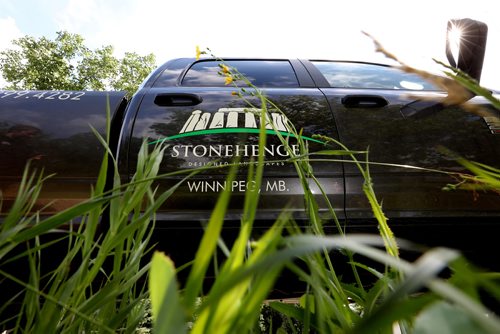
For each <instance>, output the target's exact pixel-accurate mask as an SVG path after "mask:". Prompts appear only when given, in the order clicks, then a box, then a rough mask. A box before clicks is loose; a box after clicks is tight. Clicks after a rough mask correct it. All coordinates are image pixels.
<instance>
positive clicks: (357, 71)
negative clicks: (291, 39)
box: [312, 61, 438, 90]
mask: <svg viewBox="0 0 500 334" xmlns="http://www.w3.org/2000/svg"><path fill="white" fill-rule="evenodd" d="M312 63H313V64H314V65H315V66H316V67H317V68H318V70H319V71H320V72H321V73H322V74H323V75H324V76H325V78H326V80H327V81H328V83H329V84H330V86H331V87H335V88H373V89H407V90H438V88H437V87H436V86H434V85H433V84H431V83H430V82H428V81H426V80H424V79H422V78H421V77H419V76H418V75H416V74H411V73H405V72H403V71H401V70H399V69H397V68H393V67H389V66H384V65H377V64H369V63H351V62H329V61H313V62H312Z"/></svg>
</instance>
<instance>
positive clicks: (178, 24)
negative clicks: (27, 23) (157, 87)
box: [0, 0, 500, 89]
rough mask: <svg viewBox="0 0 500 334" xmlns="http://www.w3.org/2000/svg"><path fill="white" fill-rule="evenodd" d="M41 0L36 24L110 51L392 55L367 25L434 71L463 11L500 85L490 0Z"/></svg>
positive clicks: (490, 80)
mask: <svg viewBox="0 0 500 334" xmlns="http://www.w3.org/2000/svg"><path fill="white" fill-rule="evenodd" d="M7 1H8V0H7ZM30 2H32V3H37V2H36V1H35V0H26V1H24V2H23V4H24V3H25V4H24V5H26V6H28V5H29V3H30ZM16 3H17V2H16ZM46 4H47V5H46V6H50V8H49V7H47V8H48V9H50V10H47V11H46V12H43V13H40V15H51V17H49V16H47V17H46V18H45V20H42V19H40V20H39V21H37V22H38V23H37V24H48V22H49V21H50V22H52V24H54V26H55V27H57V30H68V31H69V32H72V33H78V34H80V35H82V36H83V37H84V39H85V41H86V44H87V45H88V46H89V47H91V48H99V47H101V46H103V45H112V46H114V47H115V55H116V56H118V57H121V56H122V55H123V53H124V52H126V51H131V52H137V53H138V54H141V55H145V54H148V53H153V54H155V55H156V59H157V62H158V64H161V63H163V62H165V61H167V60H169V59H172V58H176V57H193V56H194V54H195V51H194V50H195V46H196V45H199V46H200V47H202V48H205V47H209V48H211V49H212V50H213V51H214V53H216V55H218V56H221V57H261V58H267V57H269V58H279V57H283V58H288V57H290V58H310V59H342V60H366V61H374V62H384V63H390V62H389V61H388V60H386V59H385V58H383V56H381V55H380V54H376V53H375V52H374V47H373V44H372V42H371V41H370V40H369V39H368V38H367V37H366V36H364V35H363V34H362V33H361V31H366V32H368V33H370V34H371V35H373V36H374V37H376V38H377V39H379V40H380V41H381V42H382V44H383V45H384V46H385V47H386V49H388V50H389V51H391V52H393V53H394V54H396V55H397V56H398V57H399V58H400V59H401V60H403V61H405V62H407V63H408V64H409V65H413V66H417V67H419V68H424V69H428V70H432V71H436V70H437V69H440V67H438V66H437V65H435V63H434V62H433V61H432V58H436V59H439V60H442V61H445V62H446V57H445V52H444V50H445V36H446V23H447V21H448V19H451V18H464V17H469V18H472V19H477V20H480V21H483V22H485V23H487V24H488V26H489V36H488V45H487V50H486V58H485V61H484V71H483V75H482V84H483V85H485V86H489V87H493V88H498V89H500V79H499V78H498V75H497V74H498V73H500V64H499V62H498V61H497V60H498V59H500V36H499V35H500V20H498V13H497V12H495V11H493V10H491V1H490V0H475V1H474V2H471V1H470V0H442V1H435V0H421V1H418V2H417V1H412V2H405V3H404V6H403V5H402V2H401V1H397V0H377V1H372V0H352V1H344V2H339V1H332V0H307V1H289V0H273V1H269V0H253V1H251V2H248V1H245V2H243V1H237V0H218V1H216V2H212V1H206V0H190V1H164V0H141V1H138V0H107V1H97V0H85V1H83V0H55V1H54V0H52V1H51V2H50V5H49V2H46ZM0 7H1V4H0ZM44 8H45V7H44ZM0 18H1V14H0ZM43 22H46V23H43ZM30 29H31V30H30V31H28V29H27V28H26V29H23V34H28V35H35V36H36V35H37V33H38V31H40V30H42V29H41V28H40V27H37V26H33V27H30ZM2 32H3V31H2ZM54 33H55V31H54ZM2 35H3V33H2Z"/></svg>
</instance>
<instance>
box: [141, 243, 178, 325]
mask: <svg viewBox="0 0 500 334" xmlns="http://www.w3.org/2000/svg"><path fill="white" fill-rule="evenodd" d="M149 291H150V298H151V305H152V311H153V322H154V331H155V333H162V334H168V333H172V334H181V333H186V331H187V329H186V322H185V319H184V313H183V311H182V310H183V307H182V305H181V301H180V296H179V291H178V290H177V281H176V276H175V266H174V263H173V262H172V260H170V258H168V257H167V256H165V254H163V253H160V252H155V254H154V255H153V260H152V263H151V271H150V275H149Z"/></svg>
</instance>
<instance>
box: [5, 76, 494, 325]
mask: <svg viewBox="0 0 500 334" xmlns="http://www.w3.org/2000/svg"><path fill="white" fill-rule="evenodd" d="M224 71H226V70H224ZM231 71H232V72H231ZM224 75H228V76H237V75H238V73H237V71H236V70H235V69H232V70H229V72H225V73H224ZM234 81H236V80H234ZM256 92H257V94H256V95H257V96H258V97H259V99H260V105H259V106H258V107H259V109H260V119H261V120H269V119H270V117H269V116H268V112H267V108H268V105H270V106H271V107H272V108H273V109H274V110H276V109H277V106H275V105H272V103H271V102H270V101H268V100H267V99H266V98H265V96H264V95H263V94H261V93H260V92H259V91H258V90H256ZM252 107H255V106H252ZM260 124H261V127H260V136H259V152H260V154H259V156H258V157H257V161H255V163H254V164H250V165H249V166H250V167H249V173H248V176H247V178H248V181H249V182H253V183H255V184H256V186H255V187H254V189H260V184H261V182H262V178H263V174H264V154H263V150H264V147H265V145H266V136H265V130H266V129H265V126H264V125H265V124H266V122H264V121H262V122H260ZM296 137H298V138H299V145H300V147H301V151H300V153H299V154H297V155H293V152H292V150H290V156H291V159H290V160H289V163H292V164H294V166H295V168H296V171H297V175H298V177H299V178H300V179H301V180H302V185H303V190H304V202H305V204H306V205H305V210H306V213H307V214H308V217H309V223H310V224H309V226H307V227H306V228H305V229H304V228H299V226H297V224H296V223H295V222H294V221H293V219H292V217H290V216H289V215H287V214H286V213H283V214H282V215H281V216H280V217H278V218H277V220H276V222H275V224H274V225H273V226H272V227H271V228H270V229H269V230H268V231H267V232H266V233H265V234H264V235H263V236H262V237H261V238H259V239H253V237H252V230H253V225H254V221H255V213H256V210H257V205H258V202H259V192H258V191H247V192H246V197H245V202H244V208H243V210H242V219H241V226H240V230H239V235H238V237H237V238H236V240H235V242H234V243H232V244H231V245H225V244H224V240H222V239H221V231H222V229H223V222H224V217H225V214H226V211H227V208H228V204H229V200H230V197H231V193H230V192H229V189H227V190H225V191H224V192H222V193H221V195H220V197H219V199H218V202H217V204H216V206H215V208H214V210H213V213H212V215H211V217H210V220H209V222H208V224H207V226H206V231H205V234H204V236H203V239H202V241H201V243H200V246H199V249H198V251H197V253H196V256H195V258H194V259H193V262H192V263H191V265H190V266H189V268H188V270H189V275H188V278H187V280H186V282H185V284H184V285H183V286H182V287H181V286H180V284H179V280H178V268H176V267H175V265H174V263H173V262H172V261H171V260H170V259H169V258H168V257H167V256H166V255H164V254H162V253H154V254H151V253H150V252H149V248H148V247H150V245H149V244H150V239H151V235H152V233H153V229H154V220H155V219H154V218H155V212H156V210H157V209H158V208H159V207H160V206H161V204H162V203H163V202H164V201H166V200H168V197H169V196H170V195H171V194H172V193H173V192H174V191H175V188H176V187H173V188H171V189H169V190H168V191H166V192H163V193H156V192H155V188H154V187H153V184H154V183H153V182H154V181H155V179H156V178H157V177H158V176H157V173H158V168H159V165H160V162H161V159H162V155H163V149H162V148H161V147H157V148H155V149H154V150H152V151H151V152H148V150H147V148H146V146H143V148H142V149H141V152H140V154H139V159H138V166H137V173H136V174H135V175H134V178H133V179H132V181H131V183H130V184H127V185H123V184H121V182H120V178H119V175H118V173H117V172H116V173H115V176H114V179H113V184H114V187H113V190H112V191H108V192H106V191H105V184H106V170H107V169H108V164H111V165H112V166H113V165H114V162H113V161H112V160H110V159H111V158H110V157H108V156H106V157H105V158H104V161H103V165H102V169H101V172H100V175H99V179H98V182H97V184H96V186H95V189H94V191H93V194H92V196H91V198H90V199H89V200H88V201H86V202H84V203H81V204H80V205H77V206H75V207H73V208H70V209H68V210H66V211H64V212H61V213H59V214H56V215H54V216H52V217H48V218H41V217H40V216H38V215H37V214H35V215H32V214H30V211H31V209H32V207H33V203H34V201H35V200H36V197H37V194H38V193H39V192H40V189H41V187H42V184H43V181H44V179H43V177H35V176H33V175H35V174H30V173H29V171H27V172H26V173H25V175H24V178H23V182H22V184H21V187H20V191H19V195H18V197H17V199H16V202H15V203H14V205H13V207H12V209H11V211H10V212H9V213H8V214H7V215H6V217H5V218H4V220H3V223H2V225H1V226H0V228H1V229H0V276H1V277H2V280H3V281H2V283H5V282H11V283H12V282H13V283H15V284H17V286H18V287H20V289H19V293H18V294H12V296H11V297H10V298H9V300H7V301H6V302H5V303H4V304H3V305H2V306H1V308H0V317H1V321H2V325H3V327H4V328H5V329H9V330H12V331H13V332H15V333H87V332H95V333H106V332H109V333H134V332H137V331H138V327H140V324H141V322H143V321H144V316H145V314H146V312H147V308H148V302H146V301H147V300H149V299H150V301H151V311H152V317H153V321H152V330H153V332H155V333H175V334H177V333H187V332H191V333H217V334H220V333H247V332H254V333H259V332H272V331H274V330H281V331H282V332H283V331H284V330H285V329H284V328H286V330H288V331H290V332H297V333H310V332H311V333H391V332H393V330H394V328H398V330H399V331H401V332H403V333H410V332H411V333H435V332H441V331H440V330H437V329H440V328H443V326H444V327H445V328H446V329H447V330H449V331H450V332H454V333H499V332H500V319H499V318H498V316H497V315H496V314H495V313H494V312H492V311H491V310H489V309H487V308H486V307H485V306H484V305H483V304H482V303H481V299H480V295H481V293H482V292H484V291H486V293H487V294H488V295H490V296H491V297H492V298H493V299H495V300H497V301H500V285H499V284H498V279H499V277H498V275H497V274H491V273H481V272H480V271H477V270H475V269H474V268H473V266H472V265H471V264H470V263H467V261H466V260H465V259H463V258H462V257H461V255H460V254H459V253H458V252H457V251H455V250H450V249H444V248H437V249H431V250H429V251H427V252H425V253H423V254H421V256H420V257H419V258H418V259H417V260H416V261H415V262H411V263H410V262H408V261H405V260H404V259H402V258H401V257H400V255H399V250H400V249H406V248H411V247H412V246H411V245H410V244H409V243H407V242H404V241H400V240H396V239H395V236H394V235H393V234H392V232H391V230H390V226H389V225H388V223H387V219H386V218H385V216H384V213H383V211H382V209H381V206H380V205H379V201H378V200H377V197H376V194H375V192H374V191H373V187H372V184H371V179H370V173H369V169H368V166H369V164H368V163H365V162H366V161H363V162H360V161H358V159H357V155H356V154H355V153H354V152H350V151H349V150H348V149H347V148H345V147H343V146H342V145H341V144H340V143H337V142H335V141H333V140H331V139H328V138H322V140H324V141H330V142H331V143H332V145H333V147H335V149H329V150H325V151H323V152H321V153H322V154H323V155H324V156H325V157H334V158H335V157H338V156H339V155H341V156H343V157H346V158H349V159H352V161H353V163H355V164H356V165H357V166H358V168H359V172H360V173H361V174H362V175H363V177H364V178H365V184H364V186H363V191H364V193H365V194H366V197H367V201H369V203H370V204H371V207H372V209H373V212H374V216H375V218H376V219H377V221H378V223H379V227H380V235H345V234H343V232H342V228H341V227H340V222H338V220H337V219H336V216H335V212H334V211H333V209H332V206H331V205H330V211H331V212H330V217H331V219H333V220H334V221H335V222H336V223H337V224H338V226H339V233H338V235H335V236H327V235H325V233H324V231H323V220H322V219H321V217H320V216H319V213H318V204H317V202H316V200H315V196H314V195H313V193H312V191H311V190H310V187H309V183H310V182H312V183H315V184H316V185H317V186H318V187H319V189H321V184H319V182H318V181H317V180H316V179H315V178H314V174H313V173H311V168H310V166H309V154H308V152H307V146H306V145H304V143H300V136H296ZM281 140H282V143H283V144H284V145H287V144H288V142H287V139H286V138H283V137H281ZM104 142H105V141H104V140H103V143H104ZM463 163H464V164H467V162H463ZM469 167H471V170H473V172H475V173H476V176H475V177H472V178H471V179H470V180H471V181H472V182H473V183H474V184H478V183H479V182H481V183H482V184H483V185H487V186H488V187H491V188H494V189H496V190H498V189H499V188H498V180H499V179H500V173H499V171H498V170H496V169H493V168H488V167H485V166H481V165H478V164H473V165H470V166H469ZM235 177H236V167H233V169H231V170H230V171H229V173H228V179H229V181H231V180H232V179H234V178H235ZM465 181H467V180H464V183H461V184H460V187H465V186H466V184H467V182H465ZM103 217H104V219H107V220H104V221H103ZM106 217H107V218H106ZM70 223H72V224H70ZM66 226H67V229H66V232H64V233H62V234H60V237H53V238H51V241H50V242H47V241H46V240H45V239H44V238H45V237H47V236H52V235H54V234H53V231H54V229H56V228H61V227H66ZM103 227H105V228H103ZM61 243H62V244H64V245H66V246H65V247H66V248H65V249H66V253H65V254H63V255H62V256H61V258H62V259H61V261H60V263H59V264H58V265H57V266H56V268H54V269H51V270H50V271H49V272H47V271H45V270H44V268H43V267H42V264H43V263H44V262H45V261H47V259H46V257H45V256H44V254H46V251H49V250H50V249H51V248H52V247H58V246H60V245H61ZM221 245H224V248H225V249H226V254H227V258H226V260H225V261H224V262H223V264H222V265H220V266H219V267H218V268H217V269H218V270H217V273H218V274H217V277H216V280H215V282H214V283H213V285H212V286H211V288H210V290H209V291H204V289H203V282H204V280H205V278H206V274H207V271H208V268H209V266H210V265H211V264H212V259H213V258H214V257H215V256H216V252H217V249H218V248H219V247H221ZM19 249H23V251H21V252H19ZM332 253H335V254H336V255H338V254H344V257H341V260H340V261H341V263H339V257H338V256H335V257H333V258H332V257H331V255H332ZM358 255H361V256H363V257H364V258H365V259H369V260H370V261H369V262H368V260H367V261H366V262H359V261H356V260H355V259H357V258H358V257H357V256H358ZM151 257H152V260H151V261H150V259H151ZM22 261H24V263H27V268H28V271H29V278H28V279H27V280H22V279H20V278H19V277H16V276H15V275H13V274H12V273H10V272H8V271H6V270H4V268H5V267H6V266H7V265H9V264H16V263H23V262H22ZM49 262H50V261H49ZM345 262H347V263H349V266H348V267H349V268H350V270H351V271H352V277H353V279H352V280H346V279H343V278H342V277H341V276H340V275H339V274H338V273H337V272H336V270H337V269H338V267H339V265H340V266H342V265H344V264H345ZM368 263H370V264H368ZM284 269H287V270H288V271H290V272H292V273H293V274H294V276H295V277H296V278H298V279H300V280H301V281H303V282H304V287H305V288H304V294H303V295H301V296H300V297H299V302H298V303H297V304H296V305H290V304H285V303H281V302H271V303H270V304H269V307H270V308H272V310H273V312H274V313H273V314H274V315H276V314H279V317H280V319H282V324H280V325H279V326H281V327H280V328H281V329H278V328H276V326H274V327H273V324H272V322H271V321H270V319H269V318H266V319H260V317H261V316H262V307H263V304H264V303H265V300H266V299H267V298H269V296H270V293H271V291H272V289H273V288H274V287H275V284H276V282H277V279H278V277H280V275H282V273H283V270H284ZM444 270H448V271H449V272H450V273H451V274H446V276H444V275H443V271H444ZM361 273H362V274H363V275H361ZM366 274H368V275H369V276H370V280H368V281H367V282H365V281H364V280H363V279H362V277H365V276H366ZM146 284H148V285H147V286H146ZM11 308H15V310H16V312H15V313H14V314H12V315H11V316H10V317H7V316H6V314H8V313H7V312H6V311H8V310H9V309H11ZM440 326H441V327H440ZM271 327H272V328H271Z"/></svg>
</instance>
